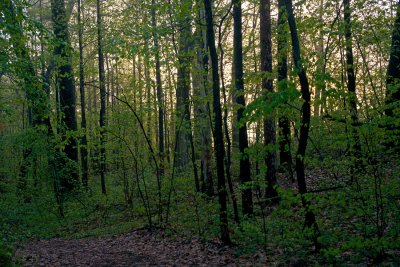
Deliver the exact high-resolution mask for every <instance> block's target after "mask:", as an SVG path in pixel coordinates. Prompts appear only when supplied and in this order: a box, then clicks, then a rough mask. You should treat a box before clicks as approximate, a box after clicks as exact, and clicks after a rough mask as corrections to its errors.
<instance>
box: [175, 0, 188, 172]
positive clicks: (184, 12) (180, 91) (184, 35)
mask: <svg viewBox="0 0 400 267" xmlns="http://www.w3.org/2000/svg"><path fill="white" fill-rule="evenodd" d="M180 5H181V7H180V9H181V10H180V11H179V14H178V16H179V19H178V23H179V28H180V30H179V31H180V33H179V38H178V55H177V56H178V67H177V68H178V71H177V87H176V114H177V119H176V130H175V134H176V138H177V139H178V142H177V150H176V157H177V160H176V164H177V166H178V167H183V166H185V165H187V164H188V163H189V153H190V151H189V148H190V143H189V142H190V136H189V135H190V132H191V129H190V128H189V123H190V108H189V92H190V65H189V64H190V56H189V39H190V38H191V27H190V23H191V18H190V13H189V11H190V8H191V0H181V4H180ZM179 128H180V129H179Z"/></svg>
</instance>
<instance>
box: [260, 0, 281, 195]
mask: <svg viewBox="0 0 400 267" xmlns="http://www.w3.org/2000/svg"><path fill="white" fill-rule="evenodd" d="M260 46H261V47H260V49H261V50H260V52H261V71H262V73H263V79H262V89H263V91H264V93H265V94H267V93H272V92H273V91H274V88H273V80H272V41H271V1H270V0H260ZM275 144H276V127H275V114H274V113H272V114H270V115H269V117H268V118H265V119H264V145H265V146H266V147H267V149H268V152H267V157H266V158H265V164H266V166H267V172H266V175H265V180H266V182H267V189H266V197H267V198H272V197H276V196H277V195H278V193H277V192H276V189H275V186H276V151H275Z"/></svg>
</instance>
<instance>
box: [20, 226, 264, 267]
mask: <svg viewBox="0 0 400 267" xmlns="http://www.w3.org/2000/svg"><path fill="white" fill-rule="evenodd" d="M264 257H265V256H264V255H263V254H262V253H256V254H254V255H252V256H251V257H235V255H234V248H232V247H227V246H222V245H220V244H217V243H210V242H207V243H206V242H202V241H200V240H198V239H189V240H188V239H186V240H185V239H181V240H179V239H178V238H171V237H166V236H164V235H163V233H162V232H160V231H153V232H151V231H149V230H136V231H133V232H130V233H126V234H121V235H114V236H107V237H97V238H84V239H73V240H66V239H59V238H56V239H49V240H39V241H31V242H29V243H27V244H25V245H24V246H22V247H21V248H19V249H18V250H17V251H16V254H15V258H16V259H17V260H18V261H19V262H20V263H21V265H22V266H96V267H97V266H121V267H122V266H254V265H259V264H260V263H261V262H263V265H264V264H265V262H266V259H265V258H264ZM263 258H264V259H263Z"/></svg>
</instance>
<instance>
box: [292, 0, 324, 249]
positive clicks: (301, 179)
mask: <svg viewBox="0 0 400 267" xmlns="http://www.w3.org/2000/svg"><path fill="white" fill-rule="evenodd" d="M286 11H287V15H288V22H289V28H290V34H291V38H292V56H293V62H294V66H295V70H296V72H297V75H298V76H299V80H300V87H301V96H302V98H303V101H304V102H303V105H302V107H301V114H302V115H301V126H300V138H299V145H298V149H297V153H296V173H297V183H298V189H299V193H300V195H301V200H302V204H303V206H304V209H305V210H306V215H305V226H306V227H308V228H311V227H312V228H313V241H314V245H315V248H316V250H318V249H319V248H320V245H319V242H318V237H319V235H320V232H319V228H318V224H317V221H316V219H315V215H314V212H313V211H312V210H311V209H310V207H309V206H310V204H309V202H308V201H307V200H306V198H305V196H304V194H306V193H307V185H306V177H305V169H304V159H305V155H306V149H307V141H308V135H309V129H310V118H311V109H310V100H311V99H310V88H309V84H308V78H307V74H306V70H305V69H304V67H303V64H302V62H301V57H300V55H301V52H300V41H299V36H298V33H297V26H296V21H295V18H294V15H293V6H292V0H286Z"/></svg>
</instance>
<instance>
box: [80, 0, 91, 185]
mask: <svg viewBox="0 0 400 267" xmlns="http://www.w3.org/2000/svg"><path fill="white" fill-rule="evenodd" d="M81 12H82V1H81V0H78V27H79V28H78V43H79V91H80V95H81V116H82V118H81V129H82V131H83V135H82V137H81V147H80V149H81V168H82V184H83V186H84V187H87V186H88V169H89V167H88V158H87V156H88V154H87V137H86V104H85V72H84V65H83V64H84V62H83V24H82V19H81Z"/></svg>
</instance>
